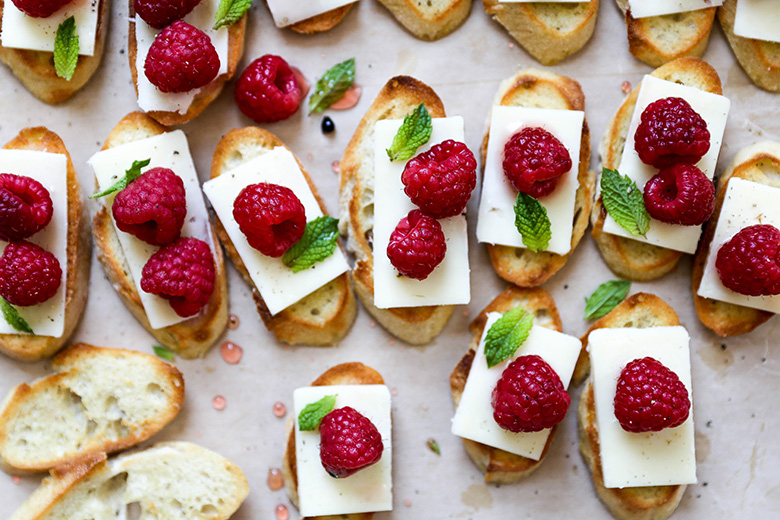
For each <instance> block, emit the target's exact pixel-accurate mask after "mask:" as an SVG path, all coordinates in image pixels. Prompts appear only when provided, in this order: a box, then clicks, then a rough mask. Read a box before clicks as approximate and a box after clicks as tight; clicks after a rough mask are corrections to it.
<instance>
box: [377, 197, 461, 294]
mask: <svg viewBox="0 0 780 520" xmlns="http://www.w3.org/2000/svg"><path fill="white" fill-rule="evenodd" d="M446 252H447V242H446V241H445V239H444V232H443V231H442V230H441V224H439V222H438V221H436V219H434V218H432V217H429V216H428V215H426V214H424V213H423V212H422V211H420V210H418V209H413V210H412V211H410V212H409V214H408V215H407V216H405V217H404V218H402V219H401V221H400V222H399V223H398V225H397V226H396V227H395V230H394V231H393V233H392V234H391V235H390V242H389V243H388V244H387V257H388V258H389V259H390V263H391V264H393V266H394V267H395V268H396V269H398V272H399V273H401V274H402V275H404V276H408V277H409V278H414V279H415V280H425V279H426V278H428V275H430V274H431V273H432V272H433V270H434V269H436V266H437V265H439V264H440V263H441V261H442V260H444V253H446Z"/></svg>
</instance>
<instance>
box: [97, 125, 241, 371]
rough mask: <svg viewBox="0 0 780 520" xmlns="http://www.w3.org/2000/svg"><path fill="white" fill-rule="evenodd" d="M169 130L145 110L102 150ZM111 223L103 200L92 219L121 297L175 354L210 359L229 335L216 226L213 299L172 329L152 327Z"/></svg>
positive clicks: (104, 261)
mask: <svg viewBox="0 0 780 520" xmlns="http://www.w3.org/2000/svg"><path fill="white" fill-rule="evenodd" d="M167 131H168V129H167V128H165V127H164V126H162V125H160V124H159V123H157V122H155V121H154V120H153V119H152V118H150V117H149V116H148V115H146V114H144V113H143V112H131V113H130V114H128V115H126V116H125V117H123V118H122V120H121V121H119V123H117V125H116V126H115V127H114V129H113V130H111V133H110V134H109V135H108V138H107V139H106V142H105V143H104V144H103V148H102V150H107V149H109V148H113V147H114V146H119V145H122V144H125V143H129V142H132V141H138V140H141V139H147V138H149V137H154V136H155V135H160V134H163V133H165V132H167ZM112 219H113V217H112V216H111V208H109V207H107V206H106V204H105V203H104V202H103V201H102V200H101V201H99V202H98V209H97V211H96V212H95V216H94V217H93V219H92V235H93V237H94V239H95V247H96V248H97V257H98V260H100V263H101V264H102V265H103V269H104V270H105V272H106V275H107V276H108V279H109V281H110V282H111V285H112V286H113V287H114V289H115V290H116V292H117V293H118V294H119V297H120V298H121V299H122V301H123V302H124V304H125V305H126V306H127V308H128V309H129V310H130V312H132V313H133V315H134V316H135V317H136V319H137V320H138V321H139V323H140V324H141V325H143V327H144V328H145V329H146V330H148V331H149V333H151V334H152V335H153V336H154V337H155V338H157V341H159V342H160V343H162V344H163V345H165V346H166V347H168V348H169V349H171V350H172V351H173V352H174V353H176V354H177V355H179V356H181V357H183V358H187V359H192V358H196V357H200V356H203V355H205V353H206V351H207V350H208V349H209V347H211V345H213V344H214V342H215V341H217V339H218V338H219V336H220V335H222V333H223V332H224V331H225V328H226V327H227V321H228V310H227V309H228V294H227V275H226V274H225V262H224V260H223V257H222V249H221V248H220V247H219V242H218V241H217V236H216V233H215V231H214V228H213V227H212V228H211V233H212V242H213V247H214V248H215V251H213V252H214V263H215V267H216V277H215V279H214V292H212V293H211V299H210V300H209V301H208V303H207V304H206V305H205V306H204V307H203V309H201V311H200V312H199V313H198V314H197V315H196V316H193V317H192V318H189V319H187V320H185V321H182V322H179V323H175V324H173V325H169V326H168V327H163V328H161V329H153V328H152V326H151V325H150V324H149V319H148V318H147V316H146V311H145V310H144V307H143V304H142V303H141V297H140V296H139V294H138V290H137V289H136V284H135V281H134V280H133V279H132V277H131V276H130V274H129V273H130V268H129V267H128V265H127V261H126V260H125V257H124V253H123V251H122V245H121V244H120V243H119V237H117V233H116V229H115V228H114V223H113V220H112Z"/></svg>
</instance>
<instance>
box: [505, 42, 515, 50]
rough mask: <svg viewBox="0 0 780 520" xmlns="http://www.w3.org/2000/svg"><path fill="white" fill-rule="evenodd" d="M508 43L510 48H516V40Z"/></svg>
mask: <svg viewBox="0 0 780 520" xmlns="http://www.w3.org/2000/svg"><path fill="white" fill-rule="evenodd" d="M506 45H507V47H509V48H510V49H514V48H515V42H507V43H506Z"/></svg>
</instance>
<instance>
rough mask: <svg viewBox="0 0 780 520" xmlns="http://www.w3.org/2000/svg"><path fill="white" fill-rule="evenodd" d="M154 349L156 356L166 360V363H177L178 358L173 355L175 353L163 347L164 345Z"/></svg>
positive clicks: (156, 346)
mask: <svg viewBox="0 0 780 520" xmlns="http://www.w3.org/2000/svg"><path fill="white" fill-rule="evenodd" d="M152 348H153V349H154V354H155V355H156V356H157V357H158V358H160V359H164V360H165V361H171V362H173V361H176V357H175V356H174V355H173V352H171V351H170V350H168V349H167V348H165V347H163V346H162V345H154V346H153V347H152Z"/></svg>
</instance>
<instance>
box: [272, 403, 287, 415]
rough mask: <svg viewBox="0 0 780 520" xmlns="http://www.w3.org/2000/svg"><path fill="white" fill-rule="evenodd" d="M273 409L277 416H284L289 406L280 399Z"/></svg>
mask: <svg viewBox="0 0 780 520" xmlns="http://www.w3.org/2000/svg"><path fill="white" fill-rule="evenodd" d="M273 410H274V415H275V416H276V417H284V416H285V414H287V407H286V406H284V403H282V402H279V401H277V402H275V403H274V408H273Z"/></svg>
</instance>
